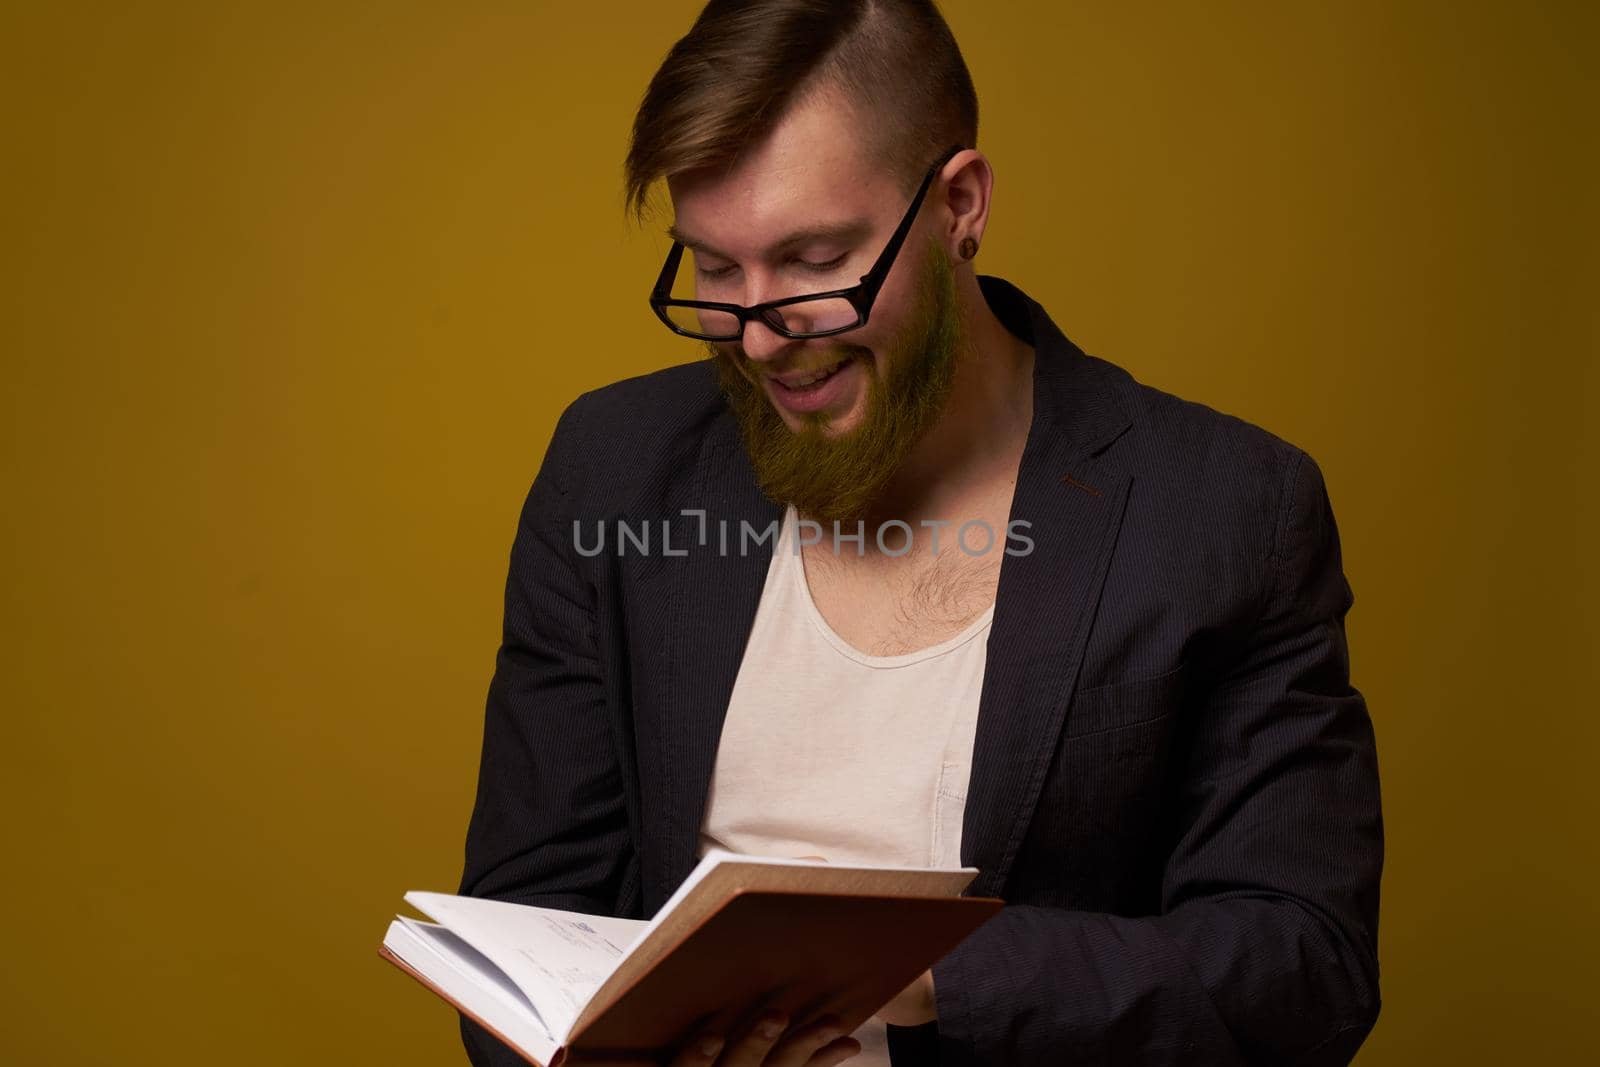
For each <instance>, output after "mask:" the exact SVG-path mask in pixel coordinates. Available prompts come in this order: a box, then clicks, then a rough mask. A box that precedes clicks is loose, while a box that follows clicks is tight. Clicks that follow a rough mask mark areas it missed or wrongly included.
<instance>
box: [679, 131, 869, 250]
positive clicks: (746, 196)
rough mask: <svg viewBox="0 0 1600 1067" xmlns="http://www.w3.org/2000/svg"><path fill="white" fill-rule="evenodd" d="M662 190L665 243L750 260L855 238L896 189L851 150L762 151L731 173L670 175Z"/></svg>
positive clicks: (866, 230)
mask: <svg viewBox="0 0 1600 1067" xmlns="http://www.w3.org/2000/svg"><path fill="white" fill-rule="evenodd" d="M668 187H669V190H670V193H671V197H672V204H673V209H674V213H675V215H676V219H675V221H674V222H673V224H672V225H671V226H669V227H668V228H667V233H668V234H669V235H670V236H671V237H673V238H674V239H676V240H679V241H682V242H683V243H684V244H685V245H686V246H688V247H690V248H693V249H695V250H697V251H708V252H722V253H726V254H748V255H760V254H775V253H778V252H781V251H784V250H786V249H789V248H793V247H795V246H797V245H800V244H804V243H806V242H808V241H823V240H832V241H850V240H860V239H862V238H864V237H866V236H868V235H869V234H871V233H872V231H873V229H874V228H875V227H876V225H877V223H878V222H879V221H880V219H879V216H880V215H881V214H883V212H882V208H883V206H884V199H885V196H886V194H892V193H893V192H894V189H895V185H894V181H893V179H892V177H891V176H890V175H887V174H884V173H881V172H880V170H879V168H877V167H873V166H870V165H866V164H864V161H863V160H861V159H860V157H859V156H858V155H857V154H856V153H854V152H820V153H815V154H810V155H801V154H795V155H792V156H791V155H790V154H789V153H773V154H767V153H763V154H761V155H758V156H757V157H755V158H753V159H750V160H747V161H746V162H745V163H743V164H741V165H739V166H737V167H735V168H734V169H732V170H730V171H725V172H722V173H718V174H709V175H708V174H704V173H702V174H696V175H680V176H676V177H674V178H672V179H670V180H669V182H668ZM891 199H892V196H891Z"/></svg>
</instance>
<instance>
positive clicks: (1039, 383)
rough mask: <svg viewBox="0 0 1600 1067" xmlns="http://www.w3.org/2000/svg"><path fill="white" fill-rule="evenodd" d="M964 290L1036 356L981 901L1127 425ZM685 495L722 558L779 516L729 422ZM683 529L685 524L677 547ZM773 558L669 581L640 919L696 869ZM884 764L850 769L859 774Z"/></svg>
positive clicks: (1036, 780)
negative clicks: (740, 533) (660, 835)
mask: <svg viewBox="0 0 1600 1067" xmlns="http://www.w3.org/2000/svg"><path fill="white" fill-rule="evenodd" d="M978 282H979V286H980V289H981V291H982V292H983V295H984V298H985V300H986V301H987V302H988V304H989V306H990V307H991V308H992V309H993V311H994V313H995V315H996V316H997V317H998V318H999V319H1000V320H1001V322H1002V323H1004V324H1005V326H1006V327H1007V328H1008V329H1009V330H1011V331H1012V332H1013V333H1015V334H1016V335H1017V336H1019V337H1021V338H1022V339H1023V340H1025V341H1028V342H1029V343H1031V344H1032V345H1033V346H1034V349H1035V359H1034V372H1033V373H1034V404H1033V418H1032V422H1031V424H1030V428H1029V432H1028V438H1027V443H1026V445H1025V446H1024V449H1023V454H1022V460H1021V463H1020V465H1019V469H1018V477H1017V484H1016V489H1015V490H1014V494H1013V499H1012V507H1011V519H1012V520H1013V521H1017V520H1022V521H1025V522H1027V523H1029V526H1028V527H1026V528H1024V532H1025V533H1026V534H1027V536H1028V537H1029V538H1030V539H1031V541H1032V543H1033V544H1032V549H1031V551H1028V552H1027V553H1026V554H1017V555H1008V556H1007V557H1006V558H1005V559H1004V560H1003V561H1002V563H1001V568H1000V579H999V586H998V590H997V593H996V603H995V614H994V621H993V624H992V626H991V629H990V633H989V640H988V645H987V659H986V665H985V670H984V680H983V687H982V694H981V697H980V701H979V710H978V721H977V730H976V734H975V736H974V744H973V756H972V772H971V777H970V779H969V783H968V790H967V801H966V811H965V818H964V823H963V831H962V843H961V861H962V863H963V864H966V865H969V866H976V867H978V868H979V870H980V874H979V876H978V878H976V879H975V880H974V882H973V884H972V885H971V886H970V887H969V889H968V893H969V894H971V895H975V896H986V895H1000V890H1001V888H1002V886H1003V884H1004V880H1005V876H1006V873H1007V871H1008V870H1009V869H1010V866H1011V863H1012V861H1013V859H1014V857H1015V854H1016V851H1017V848H1018V846H1019V845H1020V843H1021V840H1022V835H1023V833H1024V831H1025V830H1026V828H1027V823H1028V818H1029V817H1030V816H1031V814H1032V812H1033V808H1034V806H1035V804H1036V803H1037V801H1038V795H1039V789H1040V786H1041V785H1042V783H1043V780H1044V776H1045V772H1046V771H1047V770H1048V768H1049V763H1050V760H1051V757H1052V754H1053V753H1054V751H1055V748H1056V743H1057V739H1058V737H1059V734H1060V730H1061V726H1062V723H1063V722H1064V720H1065V717H1066V713H1067V708H1068V704H1069V701H1070V697H1071V693H1072V690H1073V688H1074V686H1075V685H1076V681H1077V676H1078V668H1079V664H1080V663H1081V660H1082V655H1083V649H1084V646H1085V645H1086V643H1087V638H1088V632H1089V628H1090V625H1091V623H1092V620H1093V615H1094V609H1095V606H1096V603H1097V601H1098V598H1099V592H1100V587H1101V584H1102V581H1103V579H1104V577H1105V572H1106V569H1107V566H1108V564H1109V562H1110V558H1111V552H1112V548H1113V545H1114V544H1115V540H1116V535H1117V531H1118V529H1119V527H1120V524H1121V521H1122V513H1123V505H1124V503H1125V502H1126V499H1127V492H1128V483H1129V478H1128V476H1127V475H1126V474H1124V473H1123V472H1121V471H1119V470H1117V469H1116V468H1115V467H1113V466H1112V465H1110V464H1108V463H1106V462H1104V461H1103V460H1102V459H1101V458H1100V457H1099V454H1100V453H1101V452H1103V451H1104V449H1105V448H1106V446H1107V445H1109V444H1110V443H1111V442H1112V441H1114V440H1115V439H1116V438H1117V437H1118V436H1119V435H1120V434H1122V433H1123V432H1124V431H1125V430H1126V429H1127V428H1128V426H1129V425H1130V420H1129V419H1128V416H1127V414H1126V413H1125V412H1124V410H1123V409H1122V408H1121V407H1120V406H1119V405H1118V403H1117V399H1116V396H1115V392H1114V390H1113V388H1112V383H1111V379H1110V377H1109V375H1108V374H1107V373H1106V372H1107V371H1108V369H1110V368H1109V365H1108V364H1104V363H1101V362H1100V361H1098V360H1093V359H1091V358H1089V357H1087V356H1085V355H1084V353H1083V352H1082V351H1080V350H1079V349H1078V347H1077V346H1076V345H1074V344H1073V343H1072V342H1071V341H1069V340H1068V339H1067V338H1066V336H1065V335H1064V334H1063V333H1062V332H1061V331H1060V330H1059V329H1058V328H1057V327H1056V325H1055V323H1054V322H1053V321H1052V320H1051V318H1050V316H1049V315H1048V314H1047V313H1046V312H1045V310H1044V308H1043V307H1041V306H1040V305H1039V304H1038V302H1036V301H1035V300H1033V299H1032V298H1031V297H1029V296H1027V295H1026V294H1025V293H1023V292H1022V290H1021V289H1019V288H1017V287H1016V286H1015V285H1013V284H1011V283H1010V282H1007V281H1005V280H1003V279H1000V278H998V277H993V276H989V275H979V276H978ZM686 494H687V495H686V497H685V500H686V501H693V502H692V503H686V504H685V506H686V507H690V508H695V507H698V508H704V509H705V510H706V512H707V513H708V514H709V515H710V516H712V517H713V519H719V518H722V517H726V519H727V524H728V528H729V530H730V540H729V544H730V546H732V545H733V544H734V543H735V541H736V539H737V530H738V527H739V523H740V522H741V520H742V521H745V522H748V523H749V524H750V527H751V528H752V529H755V530H762V529H765V528H766V527H767V525H768V524H769V523H772V522H775V521H777V520H778V519H779V518H780V517H781V515H782V512H783V509H782V507H781V506H780V505H779V504H777V503H775V502H773V501H770V500H767V499H766V497H765V496H764V495H763V494H762V492H761V490H760V487H759V485H758V484H757V483H756V480H755V475H754V471H753V469H752V468H751V465H750V462H749V458H748V456H747V455H746V453H745V450H744V448H743V443H742V440H741V439H740V437H739V434H738V428H737V425H736V424H735V422H734V419H733V417H732V413H731V412H729V411H727V410H724V411H723V412H721V413H720V414H719V415H718V417H717V418H716V419H715V420H714V421H713V423H712V426H711V428H710V431H709V432H708V434H707V436H706V439H705V442H704V446H703V447H702V449H701V453H700V459H699V462H698V464H697V467H696V470H695V472H694V475H693V478H692V479H691V482H690V484H689V485H688V486H686ZM691 529H692V526H691V522H690V521H689V520H685V521H684V523H683V527H682V530H681V533H680V536H681V537H683V538H688V537H691V536H692V534H691V532H690V531H691ZM680 543H684V542H683V541H681V540H680ZM771 559H772V543H771V542H770V541H768V542H764V543H763V544H762V545H761V546H758V547H753V548H752V550H751V551H750V553H749V554H748V555H744V556H741V555H739V554H738V551H737V548H732V549H731V550H730V551H729V552H728V553H726V554H723V553H719V552H717V551H711V550H707V549H701V550H698V551H692V552H690V553H689V555H688V557H687V558H685V559H683V560H680V561H678V562H679V563H680V564H681V566H678V567H673V568H670V572H671V573H672V574H673V576H674V578H673V586H672V598H673V603H672V606H671V609H670V611H669V614H668V618H669V619H670V620H672V621H671V623H670V624H669V629H668V632H667V634H666V635H665V636H664V640H665V641H666V651H667V655H666V657H665V663H666V667H665V673H666V675H667V676H666V677H665V678H663V679H661V685H660V689H659V690H658V692H659V693H660V700H659V702H658V703H657V714H659V715H660V716H661V718H660V719H659V721H658V724H657V725H658V727H659V731H660V732H659V734H658V736H659V737H661V738H662V744H663V751H662V752H661V753H660V758H661V767H662V790H663V796H662V798H661V799H662V802H663V804H664V805H665V811H664V812H663V816H664V818H663V821H662V823H661V824H660V825H662V826H663V827H664V829H665V832H666V835H667V840H666V841H665V842H662V843H661V844H662V846H663V847H662V852H661V860H662V863H663V866H664V869H663V870H662V871H661V875H662V878H661V881H660V882H659V883H657V884H653V885H652V884H648V883H649V882H650V881H651V880H650V879H649V878H648V877H647V885H646V887H645V891H646V899H645V908H646V913H647V914H651V913H653V912H654V911H655V910H656V909H657V908H659V907H660V905H661V904H662V903H663V902H664V901H665V900H666V897H667V896H668V895H670V894H671V893H672V891H673V890H674V889H676V887H677V886H678V885H679V883H681V881H682V880H683V878H684V877H686V876H687V875H688V873H689V871H690V870H692V869H693V868H694V865H695V863H696V862H697V857H696V855H695V853H696V849H697V844H698V834H699V827H700V823H701V820H702V819H703V817H704V813H705V802H706V797H707V792H708V789H709V787H710V781H711V773H712V769H713V765H714V763H715V760H716V751H717V742H718V740H719V739H720V737H721V733H722V724H723V720H724V717H725V715H726V712H727V706H728V700H729V698H730V696H731V695H732V692H733V683H734V679H735V677H736V676H737V674H738V670H739V664H740V660H741V658H742V656H743V651H744V645H745V642H746V639H747V638H748V637H749V634H750V630H751V627H752V626H753V624H754V621H755V614H756V608H757V606H758V604H759V603H760V599H761V591H762V587H763V585H764V583H765V579H766V573H767V569H768V566H769V564H770V563H771ZM893 758H895V757H894V753H892V752H864V753H862V754H861V759H862V761H863V764H864V765H870V763H871V762H872V761H874V760H883V759H893ZM652 851H653V850H652Z"/></svg>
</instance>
